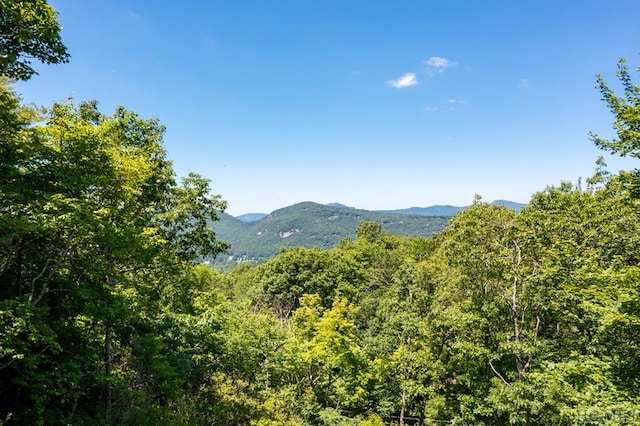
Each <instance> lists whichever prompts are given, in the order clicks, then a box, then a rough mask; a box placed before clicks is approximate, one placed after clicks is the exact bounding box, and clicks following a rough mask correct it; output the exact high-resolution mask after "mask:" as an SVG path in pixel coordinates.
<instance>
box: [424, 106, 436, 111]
mask: <svg viewBox="0 0 640 426" xmlns="http://www.w3.org/2000/svg"><path fill="white" fill-rule="evenodd" d="M436 111H440V108H439V107H437V106H436V107H434V106H428V107H425V108H424V112H436Z"/></svg>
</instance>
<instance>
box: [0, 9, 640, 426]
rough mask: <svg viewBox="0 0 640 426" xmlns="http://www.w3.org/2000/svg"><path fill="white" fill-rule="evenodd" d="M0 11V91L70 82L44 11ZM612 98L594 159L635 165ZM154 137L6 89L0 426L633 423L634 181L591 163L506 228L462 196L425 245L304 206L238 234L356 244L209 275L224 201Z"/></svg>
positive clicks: (638, 184)
mask: <svg viewBox="0 0 640 426" xmlns="http://www.w3.org/2000/svg"><path fill="white" fill-rule="evenodd" d="M0 5H2V7H3V10H2V12H3V13H0V28H2V29H3V31H2V34H1V35H0V38H2V41H3V45H2V48H3V49H5V50H8V51H10V53H11V54H10V55H9V54H7V55H3V57H2V58H0V59H1V61H0V73H1V74H2V75H3V76H9V77H11V78H20V79H28V78H29V77H30V76H31V75H32V74H33V70H32V69H31V68H30V67H29V65H28V64H29V61H26V63H25V62H24V60H25V59H24V58H25V56H26V58H27V59H34V58H36V59H41V60H43V61H44V62H61V61H64V60H66V58H67V56H66V50H65V49H64V46H61V44H60V40H59V37H58V31H59V25H58V23H57V19H56V14H55V11H54V10H53V9H51V7H50V6H49V5H48V4H47V3H46V1H44V0H34V1H29V2H25V1H20V2H18V1H5V0H3V1H0ZM34 17H36V19H35V21H34ZM45 18H46V19H45ZM43 28H44V30H45V31H43ZM18 29H20V30H19V31H18ZM34 52H35V53H34ZM618 76H619V78H620V83H621V86H622V88H623V94H622V95H621V96H618V95H617V94H616V93H615V92H614V91H613V90H612V89H611V88H610V87H609V86H608V85H607V83H606V82H604V80H603V79H602V78H598V80H597V83H598V87H599V88H600V91H601V93H602V96H603V99H604V101H605V103H606V104H607V106H608V107H609V109H610V110H611V112H612V114H613V116H614V129H615V130H616V137H617V138H616V139H605V138H601V137H599V136H597V135H592V140H593V142H594V143H595V144H596V146H598V147H600V148H601V149H604V150H606V151H609V152H612V153H614V154H619V155H623V156H624V155H628V156H630V157H632V158H640V87H639V86H638V85H637V84H634V83H633V82H632V76H631V75H630V72H629V69H628V67H627V66H626V64H625V62H624V61H620V63H619V66H618ZM163 131H164V128H163V126H162V125H160V123H159V122H158V121H157V120H155V119H145V118H142V117H140V116H138V115H137V114H135V113H133V112H131V111H129V110H127V109H125V108H122V107H120V108H117V109H116V110H115V112H114V113H113V114H111V115H106V114H103V113H101V112H100V111H99V110H98V108H97V104H96V102H92V101H89V102H79V103H76V102H74V101H72V100H67V101H63V102H59V103H55V104H54V105H52V106H51V107H49V108H45V109H40V108H35V107H33V106H30V105H24V104H22V103H21V101H20V99H19V97H18V96H17V94H16V93H15V92H14V90H13V89H12V86H11V84H10V83H9V82H8V81H7V80H6V79H3V80H1V81H0V424H2V425H5V424H6V425H45V424H46V425H114V424H122V425H254V426H276V425H289V426H298V425H314V426H315V425H323V426H335V425H338V426H374V425H375V426H383V425H389V424H397V425H408V424H412V425H420V426H422V425H441V424H448V425H523V426H529V425H562V426H564V425H566V426H569V425H576V424H603V425H637V424H640V358H639V356H638V354H640V220H639V218H640V171H639V170H632V171H621V172H620V173H618V174H611V173H609V172H608V171H607V170H606V165H605V164H604V162H603V161H602V159H599V160H598V163H597V164H598V167H597V170H596V173H595V174H594V176H593V177H591V178H590V179H589V180H588V182H587V185H585V186H584V187H583V186H576V185H573V184H571V183H562V184H560V185H559V186H555V187H554V186H551V187H548V188H547V189H545V190H544V191H542V192H539V193H536V194H534V195H533V196H532V198H531V201H530V203H529V204H528V205H527V206H526V207H524V208H522V209H521V210H520V211H516V210H513V209H508V208H506V207H505V206H502V205H492V204H488V203H483V202H482V201H481V200H480V199H479V198H478V199H476V200H475V201H474V203H473V204H472V205H471V206H470V207H469V208H468V209H466V210H464V211H461V212H459V213H458V214H457V215H456V216H455V217H454V218H451V219H450V220H447V219H445V218H442V219H441V220H442V222H438V221H437V220H438V218H434V220H436V221H435V222H433V224H434V225H433V226H434V229H433V230H439V231H440V232H438V233H437V234H435V236H433V237H426V236H425V237H412V236H406V235H403V236H400V235H394V234H392V233H391V232H390V231H392V232H397V230H394V228H393V226H396V225H397V226H400V225H405V223H404V222H406V223H412V222H410V221H409V219H411V217H408V216H402V217H401V218H402V219H399V216H397V215H388V216H384V215H383V216H374V217H371V216H367V215H366V213H365V212H362V211H358V210H355V209H347V208H343V207H335V206H319V205H317V204H313V203H302V204H300V205H296V206H294V208H292V209H283V210H278V211H276V212H273V213H272V214H271V215H270V216H269V217H268V218H264V219H263V220H261V221H260V222H258V223H256V224H248V223H245V222H242V221H240V220H236V219H234V220H233V221H231V223H232V225H233V226H235V227H236V231H237V232H240V230H241V229H244V228H242V227H250V226H253V225H257V227H256V228H255V232H264V233H266V234H270V235H274V234H275V235H276V236H277V238H281V239H285V240H288V239H289V238H294V237H296V236H297V235H299V234H303V233H304V232H305V230H306V229H310V228H309V227H310V226H311V225H321V226H320V228H321V229H324V228H327V227H328V228H331V229H336V228H338V227H339V226H345V227H346V224H348V223H349V224H350V223H352V222H353V221H357V222H359V224H358V225H357V229H356V232H355V235H354V236H353V237H352V238H347V239H342V240H341V241H340V242H339V243H338V244H336V245H335V246H333V247H331V248H327V249H324V248H319V247H316V248H304V247H292V248H288V249H285V250H283V251H282V252H280V253H279V254H278V255H277V256H275V257H273V258H271V259H269V260H267V261H265V262H264V263H262V264H260V265H252V264H249V263H242V264H240V265H237V266H236V267H234V268H232V269H230V270H225V271H221V270H217V269H214V268H210V267H209V266H207V265H206V264H204V263H203V262H202V261H203V260H204V259H208V258H212V257H215V256H216V255H217V254H219V253H220V252H221V251H223V250H224V249H225V248H226V244H225V243H224V242H222V241H220V237H221V235H216V234H215V233H214V231H213V229H212V228H211V227H210V225H211V224H212V223H214V224H215V223H216V220H217V219H219V218H222V219H223V220H230V219H229V218H228V217H226V216H224V215H222V212H223V210H224V208H225V202H224V201H223V200H222V199H221V198H220V196H218V195H211V193H210V188H209V184H208V182H207V181H206V180H205V179H203V178H201V177H200V176H198V175H196V174H190V175H188V176H187V177H186V178H184V179H182V180H177V179H176V178H175V176H174V172H173V169H172V165H171V162H170V161H169V160H168V159H167V155H166V151H165V149H164V147H163V144H162V135H163ZM289 210H293V211H294V212H296V211H297V212H298V213H297V214H298V216H297V219H296V220H297V222H295V221H294V222H291V218H289V219H287V217H288V216H290V212H289ZM311 213H314V214H311ZM316 213H317V214H316ZM293 216H295V215H293ZM372 218H373V219H374V220H373V221H372V220H370V219H372ZM284 219H286V220H284ZM424 219H425V218H424V217H423V218H421V220H424ZM447 221H448V225H447V226H446V227H444V224H445V223H447ZM400 222H403V223H400ZM416 223H418V222H416ZM419 223H421V224H420V225H415V226H418V227H419V229H421V230H423V231H424V232H425V235H430V231H428V230H426V226H425V225H424V223H425V222H419ZM383 224H384V225H383ZM349 226H351V225H349ZM383 226H384V227H383ZM411 226H413V225H411ZM443 228H444V229H443ZM385 229H388V230H385ZM307 232H308V231H307ZM402 233H405V232H402ZM285 235H286V238H285ZM317 238H318V239H319V241H323V238H324V239H326V240H327V242H328V238H329V237H328V236H327V235H325V234H322V235H320V233H318V235H317ZM291 241H293V240H291Z"/></svg>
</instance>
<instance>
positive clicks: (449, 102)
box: [447, 99, 464, 111]
mask: <svg viewBox="0 0 640 426" xmlns="http://www.w3.org/2000/svg"><path fill="white" fill-rule="evenodd" d="M463 103H464V102H462V101H459V100H457V99H449V100H447V105H449V109H450V110H451V111H453V110H455V109H456V106H458V105H462V104H463Z"/></svg>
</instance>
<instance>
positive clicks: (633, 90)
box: [591, 59, 640, 158]
mask: <svg viewBox="0 0 640 426" xmlns="http://www.w3.org/2000/svg"><path fill="white" fill-rule="evenodd" d="M637 71H638V72H640V67H639V68H638V69H637ZM617 75H618V79H619V80H620V82H621V83H622V87H623V89H624V96H623V97H619V96H616V94H615V92H614V91H613V89H611V88H610V87H609V85H608V84H607V83H606V82H605V81H604V79H603V77H602V76H601V75H598V85H597V87H598V88H599V89H600V93H602V100H603V101H605V102H606V104H607V106H608V107H609V109H610V110H611V113H612V114H613V116H614V118H615V121H614V122H613V128H614V129H615V130H616V133H617V135H618V139H612V140H607V139H603V138H601V137H599V136H598V135H596V134H594V133H592V134H591V138H592V140H593V141H594V143H595V144H596V146H598V147H600V148H602V149H604V150H606V151H609V152H612V153H615V154H619V155H621V156H623V157H624V156H627V155H630V156H631V157H634V158H640V87H638V86H637V85H636V84H634V83H633V82H632V80H631V75H630V73H629V67H628V66H627V64H626V61H625V60H624V59H620V61H619V62H618V72H617Z"/></svg>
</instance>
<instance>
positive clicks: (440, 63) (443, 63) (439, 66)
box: [422, 56, 458, 75]
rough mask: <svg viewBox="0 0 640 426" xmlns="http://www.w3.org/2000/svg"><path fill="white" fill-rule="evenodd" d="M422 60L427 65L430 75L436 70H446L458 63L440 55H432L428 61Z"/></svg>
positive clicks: (439, 71)
mask: <svg viewBox="0 0 640 426" xmlns="http://www.w3.org/2000/svg"><path fill="white" fill-rule="evenodd" d="M422 62H423V63H424V64H425V65H426V66H427V72H428V73H429V74H430V75H433V73H435V72H438V73H441V72H444V70H446V69H447V68H451V67H455V66H456V65H458V64H457V63H456V62H454V61H452V60H450V59H447V58H441V57H440V56H432V57H430V58H429V59H427V60H426V61H422Z"/></svg>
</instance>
